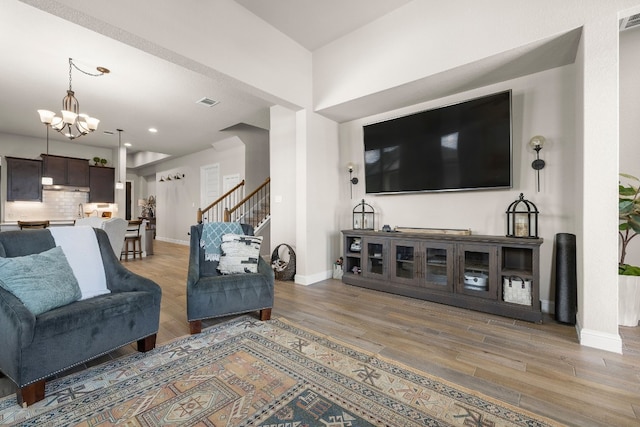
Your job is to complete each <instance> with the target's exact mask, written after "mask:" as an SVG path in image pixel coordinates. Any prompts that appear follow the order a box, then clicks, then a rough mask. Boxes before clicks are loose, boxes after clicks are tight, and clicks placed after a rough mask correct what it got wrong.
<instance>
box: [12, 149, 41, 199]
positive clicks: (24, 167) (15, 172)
mask: <svg viewBox="0 0 640 427" xmlns="http://www.w3.org/2000/svg"><path fill="white" fill-rule="evenodd" d="M6 160H7V201H9V202H12V201H19V200H22V201H36V202H41V201H42V185H41V180H42V161H40V160H32V159H19V158H16V157H6Z"/></svg>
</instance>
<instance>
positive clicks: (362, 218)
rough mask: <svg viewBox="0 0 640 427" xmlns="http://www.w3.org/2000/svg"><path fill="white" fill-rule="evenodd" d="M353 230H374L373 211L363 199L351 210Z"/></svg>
mask: <svg viewBox="0 0 640 427" xmlns="http://www.w3.org/2000/svg"><path fill="white" fill-rule="evenodd" d="M353 229H354V230H357V229H361V230H375V211H374V210H373V208H372V207H371V205H370V204H368V203H365V201H364V199H362V202H360V203H358V204H357V205H356V207H355V208H353Z"/></svg>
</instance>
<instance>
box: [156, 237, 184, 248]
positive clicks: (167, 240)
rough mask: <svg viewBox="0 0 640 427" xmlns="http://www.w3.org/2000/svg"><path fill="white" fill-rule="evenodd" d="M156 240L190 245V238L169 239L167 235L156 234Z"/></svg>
mask: <svg viewBox="0 0 640 427" xmlns="http://www.w3.org/2000/svg"><path fill="white" fill-rule="evenodd" d="M156 240H160V241H161V242H168V243H176V244H178V245H184V246H189V241H188V240H178V239H168V238H166V237H158V236H156Z"/></svg>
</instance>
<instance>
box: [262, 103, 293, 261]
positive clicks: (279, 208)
mask: <svg viewBox="0 0 640 427" xmlns="http://www.w3.org/2000/svg"><path fill="white" fill-rule="evenodd" d="M270 116H271V125H270V131H269V137H270V144H269V161H270V163H271V247H272V248H275V247H276V246H278V245H279V244H281V243H286V244H288V245H289V246H291V247H292V248H293V250H294V251H295V252H296V253H297V252H298V247H297V243H296V205H297V198H296V193H297V191H296V186H297V181H296V173H297V170H298V167H297V156H296V145H295V139H296V135H295V130H296V114H295V112H293V111H291V110H289V109H286V108H284V107H279V106H275V107H271V110H270Z"/></svg>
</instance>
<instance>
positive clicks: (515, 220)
mask: <svg viewBox="0 0 640 427" xmlns="http://www.w3.org/2000/svg"><path fill="white" fill-rule="evenodd" d="M539 213H540V212H538V208H537V207H536V205H534V204H533V203H532V202H530V201H528V200H525V198H524V196H523V195H522V193H520V197H519V198H518V200H516V201H515V202H513V203H511V204H510V205H509V207H508V208H507V237H518V238H529V239H537V238H538V214H539Z"/></svg>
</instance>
